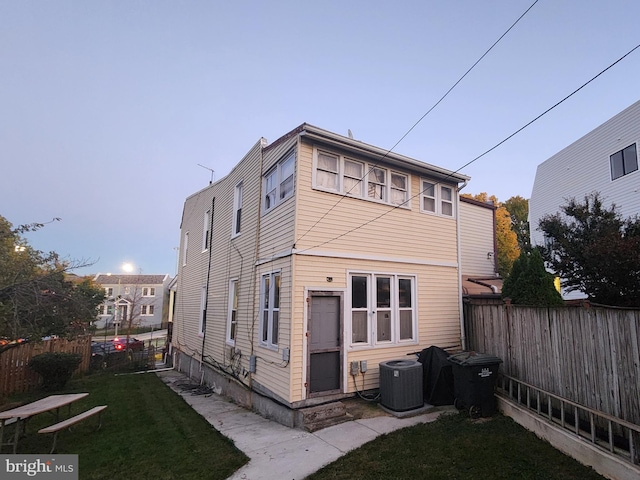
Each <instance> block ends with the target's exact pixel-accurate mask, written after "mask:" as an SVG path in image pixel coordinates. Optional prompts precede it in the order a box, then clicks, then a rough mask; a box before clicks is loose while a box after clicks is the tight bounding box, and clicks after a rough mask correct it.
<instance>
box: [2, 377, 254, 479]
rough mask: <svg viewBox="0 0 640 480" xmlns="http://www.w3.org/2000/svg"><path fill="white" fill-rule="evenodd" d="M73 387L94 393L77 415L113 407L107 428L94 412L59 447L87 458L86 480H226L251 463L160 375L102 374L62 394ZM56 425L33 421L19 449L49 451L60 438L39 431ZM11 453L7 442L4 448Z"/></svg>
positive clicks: (83, 465) (45, 418)
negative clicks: (95, 408)
mask: <svg viewBox="0 0 640 480" xmlns="http://www.w3.org/2000/svg"><path fill="white" fill-rule="evenodd" d="M72 392H89V396H88V397H86V398H84V399H82V400H81V401H79V402H77V403H76V404H74V405H73V407H72V413H73V412H75V413H78V412H80V411H83V410H86V409H88V408H90V407H93V406H96V405H108V408H107V409H106V410H105V412H104V415H103V422H102V428H101V429H100V430H98V431H96V430H95V426H96V424H97V417H93V418H90V419H87V420H85V421H83V422H82V423H80V424H78V425H77V426H76V427H74V428H73V430H72V431H63V432H60V434H59V435H58V446H57V448H56V452H57V453H61V454H63V453H77V454H78V455H79V461H80V478H81V479H83V480H84V479H101V478H105V479H113V478H137V479H138V478H139V479H203V478H206V479H224V478H227V477H228V476H229V475H231V474H232V473H233V472H235V471H236V470H237V469H238V468H239V467H241V466H242V465H244V464H245V463H246V462H247V461H248V458H247V457H246V456H245V455H244V453H242V452H241V451H239V450H238V449H237V448H235V446H234V445H233V443H232V442H231V441H230V440H228V439H227V438H226V437H224V436H223V435H221V434H220V433H218V432H217V431H216V430H215V429H214V428H213V427H211V426H210V425H209V424H208V423H207V422H206V420H204V419H203V418H202V417H201V416H200V415H199V414H198V413H196V412H195V411H194V410H193V409H192V408H191V407H189V406H188V405H187V403H186V402H185V401H184V400H183V399H182V398H180V397H179V396H178V395H176V394H175V393H174V392H173V391H171V390H170V389H169V387H167V386H166V385H165V384H164V383H163V382H162V381H161V380H160V379H159V378H158V377H157V376H156V375H155V374H151V373H147V374H140V375H118V376H115V375H114V374H94V375H90V376H87V377H85V378H83V379H79V380H74V381H71V382H69V384H68V386H67V388H65V391H64V392H55V393H72ZM42 396H45V394H44V393H40V394H38V395H36V396H22V397H21V398H19V399H18V400H22V401H27V400H29V401H30V400H35V399H37V398H39V397H42ZM12 400H16V398H13V399H12ZM52 423H54V419H53V417H52V416H51V415H48V414H43V415H38V416H37V417H35V418H33V419H32V420H31V421H30V422H29V425H28V432H29V434H28V435H27V437H26V438H24V439H22V440H21V441H20V444H19V447H18V452H19V453H48V452H49V450H50V449H51V443H52V435H38V434H37V430H38V429H39V428H42V427H43V426H47V425H50V424H52ZM9 452H10V450H9V448H8V447H4V449H3V453H9Z"/></svg>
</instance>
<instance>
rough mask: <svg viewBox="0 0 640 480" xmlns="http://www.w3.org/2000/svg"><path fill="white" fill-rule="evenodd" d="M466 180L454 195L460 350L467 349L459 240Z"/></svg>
mask: <svg viewBox="0 0 640 480" xmlns="http://www.w3.org/2000/svg"><path fill="white" fill-rule="evenodd" d="M468 183H469V181H468V180H465V182H464V184H463V185H462V186H461V187H459V188H458V195H457V196H456V203H457V205H456V209H457V211H458V215H457V217H456V237H457V244H458V308H459V312H460V345H461V347H462V350H466V349H467V337H466V336H465V332H464V310H463V308H464V305H463V303H462V249H461V241H460V190H462V189H463V188H464V187H466V186H467V184H468Z"/></svg>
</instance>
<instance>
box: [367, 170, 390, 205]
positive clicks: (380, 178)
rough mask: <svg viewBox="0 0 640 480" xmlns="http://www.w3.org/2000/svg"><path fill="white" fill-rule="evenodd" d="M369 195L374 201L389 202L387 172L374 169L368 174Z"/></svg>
mask: <svg viewBox="0 0 640 480" xmlns="http://www.w3.org/2000/svg"><path fill="white" fill-rule="evenodd" d="M367 195H368V196H369V198H372V199H374V200H380V201H381V202H386V201H387V171H386V170H385V169H384V168H379V167H372V168H370V169H369V173H367Z"/></svg>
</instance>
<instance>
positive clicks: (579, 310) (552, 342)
mask: <svg viewBox="0 0 640 480" xmlns="http://www.w3.org/2000/svg"><path fill="white" fill-rule="evenodd" d="M465 329H466V336H467V341H468V344H467V345H468V348H471V349H475V350H477V351H480V352H487V353H491V354H494V355H497V356H498V357H501V358H502V359H503V360H504V363H503V364H502V365H501V367H500V368H501V370H502V371H503V372H504V373H505V374H507V375H510V376H512V377H515V378H517V379H518V380H520V381H523V382H526V383H529V384H531V385H534V386H536V387H538V388H541V389H543V390H546V391H548V392H551V393H554V394H556V395H559V396H561V397H564V398H567V399H569V400H572V401H574V402H576V403H579V404H581V405H584V406H586V407H590V408H593V409H595V410H600V411H602V412H605V413H608V414H609V415H613V416H615V417H618V418H622V419H623V420H626V421H629V422H632V423H635V424H636V425H640V382H639V381H638V378H640V310H633V309H622V308H607V307H599V306H598V307H596V306H591V307H588V306H577V307H555V308H543V307H539V308H536V307H521V306H514V305H512V306H507V305H503V304H498V305H472V304H470V303H468V304H465Z"/></svg>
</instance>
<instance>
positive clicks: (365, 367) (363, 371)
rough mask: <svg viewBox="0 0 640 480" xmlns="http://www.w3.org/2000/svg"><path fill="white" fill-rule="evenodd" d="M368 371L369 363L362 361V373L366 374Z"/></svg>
mask: <svg viewBox="0 0 640 480" xmlns="http://www.w3.org/2000/svg"><path fill="white" fill-rule="evenodd" d="M366 371H367V361H366V360H360V372H362V373H365V372H366Z"/></svg>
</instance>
